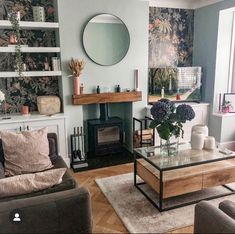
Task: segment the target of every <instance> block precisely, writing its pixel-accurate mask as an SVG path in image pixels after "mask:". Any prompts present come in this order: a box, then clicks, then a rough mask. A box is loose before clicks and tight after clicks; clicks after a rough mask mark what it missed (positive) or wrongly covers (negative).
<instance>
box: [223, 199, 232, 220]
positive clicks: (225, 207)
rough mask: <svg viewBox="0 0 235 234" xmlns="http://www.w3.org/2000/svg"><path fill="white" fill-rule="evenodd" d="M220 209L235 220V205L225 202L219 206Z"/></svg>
mask: <svg viewBox="0 0 235 234" xmlns="http://www.w3.org/2000/svg"><path fill="white" fill-rule="evenodd" d="M219 209H220V210H222V211H223V212H224V213H225V214H227V215H228V216H230V217H231V218H232V219H234V220H235V203H234V202H232V201H229V200H225V201H223V202H221V203H220V204H219Z"/></svg>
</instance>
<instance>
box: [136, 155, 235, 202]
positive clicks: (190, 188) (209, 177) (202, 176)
mask: <svg viewBox="0 0 235 234" xmlns="http://www.w3.org/2000/svg"><path fill="white" fill-rule="evenodd" d="M136 173H137V175H138V176H139V177H140V178H141V179H142V180H143V181H144V182H146V183H147V184H148V185H149V186H150V187H151V188H152V189H153V190H155V191H156V192H157V193H160V173H159V171H158V170H157V169H156V168H155V167H153V166H152V165H151V164H149V163H148V162H147V161H145V160H144V159H138V160H137V162H136ZM232 182H235V159H230V160H223V161H218V162H213V163H208V164H203V165H198V166H191V167H187V168H182V169H175V170H171V171H166V172H163V180H162V183H163V188H162V195H163V199H166V198H170V197H174V196H179V195H183V194H187V193H191V192H195V191H200V190H203V189H205V188H210V187H215V186H219V185H224V184H229V183H232Z"/></svg>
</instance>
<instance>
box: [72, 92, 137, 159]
mask: <svg viewBox="0 0 235 234" xmlns="http://www.w3.org/2000/svg"><path fill="white" fill-rule="evenodd" d="M141 100H142V93H141V92H120V93H101V94H96V93H95V94H83V95H74V96H73V104H74V105H83V119H84V124H85V126H84V127H85V128H86V135H87V151H88V159H89V158H96V157H100V156H102V158H104V157H105V155H108V154H115V153H120V152H123V151H125V147H126V145H130V141H131V129H132V127H131V125H130V124H131V123H132V117H133V116H132V102H137V101H141ZM107 134H108V136H107ZM126 135H127V137H125V136H126ZM125 139H126V142H125Z"/></svg>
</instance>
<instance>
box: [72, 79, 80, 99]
mask: <svg viewBox="0 0 235 234" xmlns="http://www.w3.org/2000/svg"><path fill="white" fill-rule="evenodd" d="M73 94H74V95H80V76H77V77H74V79H73Z"/></svg>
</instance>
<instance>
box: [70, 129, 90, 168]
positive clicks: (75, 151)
mask: <svg viewBox="0 0 235 234" xmlns="http://www.w3.org/2000/svg"><path fill="white" fill-rule="evenodd" d="M84 139H85V134H84V130H83V127H74V128H73V134H72V135H71V154H72V163H71V166H72V168H73V169H78V168H83V167H87V166H88V163H87V159H86V154H85V147H84Z"/></svg>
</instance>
